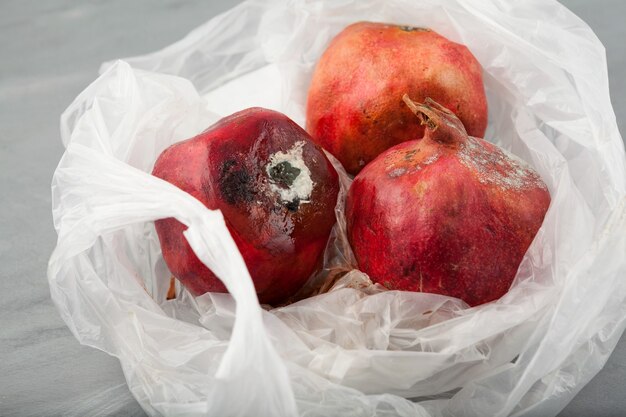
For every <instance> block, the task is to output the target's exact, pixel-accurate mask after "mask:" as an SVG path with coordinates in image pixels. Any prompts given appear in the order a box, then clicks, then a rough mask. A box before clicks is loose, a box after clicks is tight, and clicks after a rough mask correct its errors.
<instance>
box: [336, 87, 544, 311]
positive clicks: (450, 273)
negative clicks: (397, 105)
mask: <svg viewBox="0 0 626 417" xmlns="http://www.w3.org/2000/svg"><path fill="white" fill-rule="evenodd" d="M404 100H405V102H406V103H407V105H408V107H409V108H410V109H411V110H412V111H413V112H414V113H415V114H416V115H417V116H418V118H419V119H420V120H421V124H422V125H424V126H425V128H426V132H425V135H424V137H423V139H421V140H413V141H407V142H404V143H401V144H399V145H396V146H394V147H392V148H391V149H388V150H387V151H386V152H384V153H382V154H381V155H380V156H378V158H376V159H375V160H374V161H372V162H371V163H370V164H369V165H367V166H366V167H365V168H364V169H363V170H362V171H361V172H360V173H359V174H358V175H357V176H356V178H355V179H354V182H353V184H352V186H351V188H350V190H349V193H348V197H347V202H346V218H347V231H348V239H349V241H350V244H351V245H352V249H353V250H354V254H355V256H356V259H357V262H358V264H359V268H360V269H361V270H362V271H364V272H365V273H367V274H368V275H369V276H370V278H371V279H372V281H374V282H377V283H380V284H382V285H384V286H385V287H387V288H389V289H395V290H406V291H421V292H429V293H438V294H444V295H448V296H452V297H457V298H460V299H462V300H464V301H465V302H467V303H468V304H469V305H471V306H474V305H478V304H482V303H486V302H488V301H492V300H495V299H497V298H499V297H501V296H502V295H503V294H504V293H506V292H507V291H508V289H509V287H510V285H511V283H512V281H513V278H514V277H515V274H516V272H517V268H518V266H519V264H520V262H521V260H522V257H523V256H524V254H525V253H526V250H527V249H528V246H529V245H530V243H531V242H532V240H533V238H534V236H535V234H536V233H537V230H539V227H540V226H541V223H542V222H543V218H544V215H545V213H546V211H547V209H548V206H549V204H550V194H549V193H548V191H547V188H546V186H545V184H544V183H543V182H542V180H541V179H540V177H539V175H538V174H537V173H536V172H535V171H534V170H532V169H531V168H530V167H528V166H527V165H526V164H525V163H523V162H521V161H519V160H517V159H515V158H514V157H512V156H510V155H509V154H507V153H505V152H504V151H503V150H502V149H500V148H498V147H497V146H495V145H493V144H491V143H489V142H487V141H485V140H483V139H479V138H475V137H471V136H468V135H467V133H466V131H465V129H464V127H463V123H461V121H460V120H459V119H458V118H457V117H456V116H455V115H454V114H453V113H452V112H450V111H449V110H447V109H446V108H445V107H443V106H441V105H439V104H437V103H436V102H434V101H433V100H430V99H427V100H426V101H425V103H424V104H416V103H414V102H413V101H411V100H410V99H409V98H408V96H406V95H405V96H404ZM416 122H417V119H416Z"/></svg>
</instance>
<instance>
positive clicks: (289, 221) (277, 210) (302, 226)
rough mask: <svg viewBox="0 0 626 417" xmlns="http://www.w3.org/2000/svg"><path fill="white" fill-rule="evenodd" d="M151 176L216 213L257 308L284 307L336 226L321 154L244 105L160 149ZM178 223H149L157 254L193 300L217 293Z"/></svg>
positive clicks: (282, 122)
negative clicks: (220, 216) (248, 277)
mask: <svg viewBox="0 0 626 417" xmlns="http://www.w3.org/2000/svg"><path fill="white" fill-rule="evenodd" d="M153 175H155V176H157V177H159V178H162V179H164V180H166V181H168V182H170V183H172V184H174V185H176V186H177V187H179V188H181V189H182V190H184V191H186V192H188V193H189V194H191V195H192V196H194V197H195V198H197V199H198V200H200V201H201V202H202V203H203V204H204V205H205V206H206V207H208V208H209V209H219V210H221V211H222V214H223V215H224V220H225V222H226V226H227V227H228V230H229V231H230V233H231V235H232V237H233V239H234V241H235V243H236V244H237V247H238V248H239V250H240V251H241V254H242V256H243V259H244V261H245V263H246V265H247V267H248V270H249V272H250V275H251V276H252V280H253V281H254V286H255V288H256V291H257V295H258V297H259V301H260V302H261V303H267V304H276V303H281V302H283V301H285V300H286V299H287V298H288V297H289V296H291V295H292V294H294V293H295V292H296V291H297V290H298V289H300V288H301V287H302V285H303V284H304V283H305V282H306V281H307V279H308V278H309V277H310V276H311V274H312V273H313V272H314V271H315V270H316V268H318V266H319V265H320V261H321V256H322V253H323V251H324V248H325V246H326V242H327V240H328V236H329V234H330V230H331V228H332V226H333V224H334V223H335V213H334V209H335V204H336V201H337V193H338V191H339V183H338V177H337V173H336V171H335V169H334V168H333V166H332V165H331V163H330V161H329V160H328V159H327V158H326V156H325V155H324V152H323V151H322V149H321V148H320V147H319V146H317V145H316V144H315V143H313V142H312V141H311V138H310V136H309V135H308V134H307V133H306V132H305V131H304V130H303V129H302V128H301V127H299V126H298V125H297V124H296V123H295V122H293V121H292V120H290V119H289V118H288V117H286V116H285V115H283V114H281V113H277V112H275V111H271V110H266V109H261V108H251V109H247V110H243V111H241V112H238V113H235V114H233V115H231V116H228V117H226V118H224V119H222V120H220V121H219V122H218V123H216V124H215V125H213V126H211V127H210V128H208V129H207V130H206V131H204V132H203V133H201V134H199V135H198V136H196V137H194V138H191V139H188V140H186V141H183V142H179V143H176V144H174V145H172V146H171V147H169V148H167V149H166V150H165V151H164V152H163V153H162V154H161V155H160V156H159V158H158V160H157V161H156V164H155V166H154V170H153ZM185 229H186V227H185V226H184V225H183V224H182V223H180V222H178V221H177V220H175V219H173V218H169V219H162V220H158V221H157V222H156V231H157V233H158V236H159V241H160V243H161V249H162V251H163V258H164V259H165V262H166V263H167V266H168V267H169V269H170V271H171V272H172V274H174V276H176V277H177V278H178V279H179V280H180V281H181V283H182V284H183V285H185V286H186V287H187V288H188V289H189V290H190V291H191V292H192V293H193V294H195V295H200V294H203V293H206V292H209V291H210V292H226V288H225V286H224V285H223V284H222V282H221V281H220V280H219V279H218V278H217V277H216V276H215V275H214V274H213V272H211V271H210V270H209V269H208V268H207V267H206V266H204V264H202V262H200V260H199V259H198V258H197V257H196V255H195V254H194V253H193V250H192V249H191V247H190V246H189V244H188V243H187V240H186V239H185V237H184V236H183V231H184V230H185Z"/></svg>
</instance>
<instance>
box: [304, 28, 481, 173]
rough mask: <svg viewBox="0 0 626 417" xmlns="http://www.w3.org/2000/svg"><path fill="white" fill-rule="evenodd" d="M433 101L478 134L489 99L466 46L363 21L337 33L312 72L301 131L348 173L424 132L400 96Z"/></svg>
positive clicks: (423, 32) (421, 32)
mask: <svg viewBox="0 0 626 417" xmlns="http://www.w3.org/2000/svg"><path fill="white" fill-rule="evenodd" d="M404 93H408V94H409V96H410V97H412V98H413V99H415V100H416V101H419V102H422V101H423V100H424V99H425V98H426V97H431V98H432V99H434V100H435V101H437V102H438V103H440V104H442V105H443V106H445V107H446V108H448V109H450V110H452V111H453V112H455V114H456V115H457V116H458V117H459V118H460V119H461V121H462V122H463V124H464V125H465V128H466V130H467V132H468V133H469V134H470V135H471V136H476V137H483V136H484V133H485V129H486V127H487V99H486V97H485V91H484V86H483V80H482V68H481V66H480V64H479V63H478V61H477V60H476V58H474V56H473V55H472V53H471V52H470V51H469V49H467V47H465V46H463V45H460V44H457V43H454V42H452V41H450V40H448V39H446V38H444V37H443V36H441V35H439V34H437V33H436V32H434V31H432V30H429V29H423V28H414V27H408V26H398V25H390V24H383V23H372V22H360V23H355V24H353V25H350V26H348V27H347V28H345V29H344V30H343V31H342V32H341V33H339V35H337V36H336V37H335V38H334V39H333V40H332V42H331V43H330V45H329V46H328V48H327V49H326V51H325V52H324V54H323V55H322V57H321V58H320V60H319V62H318V64H317V67H316V68H315V71H314V73H313V78H312V80H311V85H310V87H309V92H308V100H307V109H306V116H307V124H306V129H307V131H308V132H309V133H310V134H311V136H312V137H313V139H314V140H315V141H316V142H317V143H318V144H319V145H320V146H322V147H323V148H324V149H326V150H327V151H329V152H330V153H332V154H333V155H334V156H335V157H336V158H337V159H339V161H341V163H342V164H343V166H344V167H345V168H346V170H347V171H348V172H349V173H351V174H357V173H358V172H359V171H360V170H361V169H362V168H363V167H364V166H365V165H366V164H367V163H369V162H370V161H371V160H373V159H374V158H376V156H378V155H379V154H380V153H381V152H383V151H384V150H386V149H388V148H390V147H391V146H394V145H397V144H398V143H401V142H404V141H406V140H413V139H418V138H421V137H422V136H423V134H424V129H423V127H422V126H420V125H419V123H413V122H412V121H413V118H414V117H415V116H414V115H413V114H412V113H411V112H410V111H409V109H408V108H407V107H406V106H405V105H404V103H403V102H402V100H400V97H402V95H403V94H404Z"/></svg>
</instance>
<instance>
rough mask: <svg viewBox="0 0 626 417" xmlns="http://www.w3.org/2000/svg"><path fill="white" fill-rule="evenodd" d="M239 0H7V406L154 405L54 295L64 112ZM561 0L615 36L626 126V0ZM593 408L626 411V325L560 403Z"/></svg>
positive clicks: (3, 113)
mask: <svg viewBox="0 0 626 417" xmlns="http://www.w3.org/2000/svg"><path fill="white" fill-rule="evenodd" d="M236 3H238V1H235V0H227V1H223V0H222V1H211V2H207V1H199V0H194V1H179V0H165V1H160V2H158V3H157V2H154V1H149V0H137V1H133V2H128V1H121V0H112V1H107V2H104V1H82V2H71V1H69V0H51V1H46V2H38V1H34V0H28V1H19V0H0V195H1V196H2V198H1V203H0V294H3V296H2V297H0V416H144V415H145V413H144V412H143V411H142V410H141V408H140V407H139V405H138V404H137V402H136V401H135V400H134V399H133V397H132V396H131V395H130V393H129V391H128V388H127V387H126V385H125V382H124V377H123V375H122V371H121V369H120V366H119V363H118V361H117V359H115V358H113V357H110V356H108V355H106V354H105V353H102V352H100V351H98V350H95V349H91V348H87V347H84V346H81V345H79V344H78V342H77V341H76V340H75V339H74V338H73V336H72V335H71V334H70V332H69V330H68V329H67V328H66V327H65V325H64V323H63V322H62V321H61V319H60V318H59V315H58V314H57V311H56V309H55V308H54V306H53V305H52V302H51V301H50V296H49V290H48V284H47V281H46V266H47V262H48V258H49V256H50V253H51V252H52V249H53V248H54V245H55V242H56V234H55V232H54V229H53V227H52V218H51V210H50V207H51V205H50V204H51V203H50V180H51V177H52V173H53V171H54V169H55V167H56V165H57V163H58V161H59V158H60V157H61V154H62V152H63V147H62V146H61V141H60V137H59V116H60V114H61V112H62V111H63V110H64V109H65V108H66V107H67V105H68V104H69V103H70V102H71V100H72V99H73V98H74V97H76V95H77V94H78V93H79V92H80V91H81V90H82V89H84V88H85V87H86V86H87V85H88V84H89V83H90V82H91V81H92V80H94V79H95V77H96V76H97V70H98V68H99V65H100V63H101V62H103V61H106V60H110V59H114V58H119V57H125V56H132V55H138V54H143V53H147V52H151V51H154V50H157V49H160V48H161V47H163V46H165V45H168V44H170V43H172V42H174V41H176V40H178V39H180V38H181V37H182V36H184V35H185V34H186V33H187V32H188V31H190V30H191V29H193V28H194V27H196V26H198V25H200V24H201V23H203V22H205V21H206V20H208V19H210V18H211V17H213V16H215V15H216V14H218V13H220V12H222V11H225V10H227V9H228V8H230V7H232V6H233V5H235V4H236ZM563 3H565V4H566V5H567V6H568V7H569V8H571V9H572V10H573V11H574V12H575V13H576V14H578V15H579V16H580V17H581V18H582V19H584V20H585V21H586V22H587V23H588V24H589V25H590V26H591V27H592V28H593V29H594V31H595V32H596V34H597V35H598V37H599V38H600V39H601V40H602V42H603V43H604V45H605V46H606V50H607V55H608V65H609V76H610V83H611V96H612V101H613V106H614V109H615V113H616V115H617V120H618V124H619V127H620V131H621V132H622V133H625V132H626V126H625V124H626V77H624V74H625V71H626V46H625V44H624V39H626V25H624V21H623V16H624V12H626V2H624V1H623V0H603V1H593V2H592V1H587V0H564V1H563ZM112 399H114V400H112ZM590 415H596V416H626V337H622V339H621V340H620V342H619V344H618V345H617V348H616V349H615V351H614V352H613V354H612V356H611V358H610V359H609V361H608V363H607V364H606V366H605V368H604V369H603V370H602V371H601V372H600V373H599V374H598V375H597V376H596V377H595V378H594V379H593V380H592V381H591V382H590V383H589V384H588V385H587V386H585V387H584V388H583V389H582V391H580V393H579V394H578V395H577V396H576V397H575V398H574V400H573V401H572V402H571V403H570V404H569V405H568V406H567V407H566V408H565V409H564V410H563V411H562V413H561V414H560V416H562V417H563V416H590Z"/></svg>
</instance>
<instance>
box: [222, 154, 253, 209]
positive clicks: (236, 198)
mask: <svg viewBox="0 0 626 417" xmlns="http://www.w3.org/2000/svg"><path fill="white" fill-rule="evenodd" d="M219 187H220V192H221V193H222V196H223V197H224V199H225V200H226V202H227V203H228V204H238V203H242V202H244V203H249V202H251V201H252V200H254V195H255V191H254V189H253V187H252V178H251V177H250V174H248V172H246V171H245V170H244V169H237V161H236V160H234V159H229V160H227V161H226V162H224V163H223V164H222V167H221V169H220V174H219Z"/></svg>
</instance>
